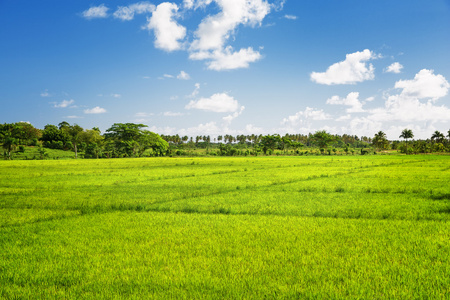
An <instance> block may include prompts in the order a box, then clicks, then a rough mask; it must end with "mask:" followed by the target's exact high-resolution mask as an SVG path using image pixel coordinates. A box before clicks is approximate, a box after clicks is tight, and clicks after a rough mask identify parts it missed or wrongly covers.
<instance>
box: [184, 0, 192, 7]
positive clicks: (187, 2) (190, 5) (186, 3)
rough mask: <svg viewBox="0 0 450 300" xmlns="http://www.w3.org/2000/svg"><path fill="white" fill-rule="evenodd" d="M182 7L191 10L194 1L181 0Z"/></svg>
mask: <svg viewBox="0 0 450 300" xmlns="http://www.w3.org/2000/svg"><path fill="white" fill-rule="evenodd" d="M183 6H184V7H185V8H186V9H192V8H193V7H194V0H183Z"/></svg>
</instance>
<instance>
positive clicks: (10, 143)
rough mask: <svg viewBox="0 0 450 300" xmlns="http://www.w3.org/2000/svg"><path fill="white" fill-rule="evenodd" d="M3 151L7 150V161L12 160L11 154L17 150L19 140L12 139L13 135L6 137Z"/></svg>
mask: <svg viewBox="0 0 450 300" xmlns="http://www.w3.org/2000/svg"><path fill="white" fill-rule="evenodd" d="M2 140H3V145H2V147H3V149H5V156H6V159H11V152H12V151H13V150H14V149H16V147H17V145H18V139H16V138H14V137H12V135H11V134H9V135H5V136H4V137H3V138H2Z"/></svg>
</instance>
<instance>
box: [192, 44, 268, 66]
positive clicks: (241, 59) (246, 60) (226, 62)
mask: <svg viewBox="0 0 450 300" xmlns="http://www.w3.org/2000/svg"><path fill="white" fill-rule="evenodd" d="M189 57H190V58H191V59H193V60H205V59H207V60H210V61H209V62H208V63H207V66H208V69H210V70H215V71H222V70H234V69H240V68H248V67H249V64H250V63H251V62H255V61H257V60H259V59H261V54H260V53H259V52H258V51H254V50H253V48H251V47H249V48H247V49H241V50H239V51H233V48H232V47H231V46H228V47H226V48H225V49H223V50H222V49H221V50H216V51H213V52H194V53H191V55H190V56H189Z"/></svg>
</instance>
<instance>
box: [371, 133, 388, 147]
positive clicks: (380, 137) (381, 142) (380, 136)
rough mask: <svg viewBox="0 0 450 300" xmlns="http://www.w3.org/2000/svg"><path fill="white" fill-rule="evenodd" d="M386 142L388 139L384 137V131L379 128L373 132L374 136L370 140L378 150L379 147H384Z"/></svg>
mask: <svg viewBox="0 0 450 300" xmlns="http://www.w3.org/2000/svg"><path fill="white" fill-rule="evenodd" d="M387 143H388V140H387V137H386V133H384V132H383V131H381V130H380V131H378V132H377V133H376V134H375V136H374V138H373V140H372V144H374V145H375V147H376V148H378V150H379V149H383V148H385V146H386V145H387Z"/></svg>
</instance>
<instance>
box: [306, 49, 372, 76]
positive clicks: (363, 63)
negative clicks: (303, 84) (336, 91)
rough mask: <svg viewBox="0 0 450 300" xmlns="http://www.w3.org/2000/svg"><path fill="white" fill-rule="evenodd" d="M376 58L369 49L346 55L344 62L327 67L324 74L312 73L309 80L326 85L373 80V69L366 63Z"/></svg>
mask: <svg viewBox="0 0 450 300" xmlns="http://www.w3.org/2000/svg"><path fill="white" fill-rule="evenodd" d="M376 58H378V56H377V55H375V53H373V52H372V51H370V50H369V49H365V50H364V51H358V52H355V53H351V54H347V55H346V58H345V60H344V61H341V62H338V63H335V64H333V65H331V66H329V67H328V69H327V70H326V71H325V72H312V73H311V75H310V77H311V80H312V81H314V82H316V83H320V84H326V85H334V84H355V83H357V82H362V81H365V80H372V79H374V78H375V75H374V71H375V68H374V67H373V65H372V64H367V61H369V60H372V59H376Z"/></svg>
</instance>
